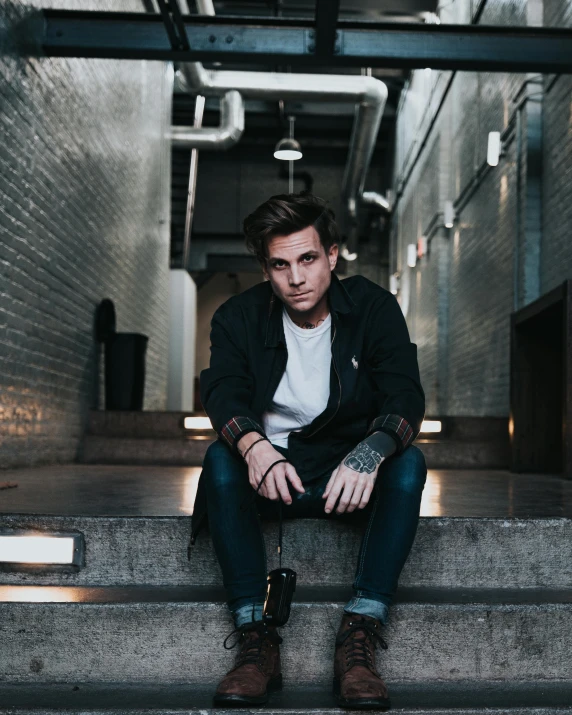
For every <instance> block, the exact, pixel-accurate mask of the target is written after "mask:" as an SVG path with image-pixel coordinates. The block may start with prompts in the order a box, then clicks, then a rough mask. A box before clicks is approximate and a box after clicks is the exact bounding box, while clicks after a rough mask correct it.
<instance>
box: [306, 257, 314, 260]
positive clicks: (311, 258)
mask: <svg viewBox="0 0 572 715" xmlns="http://www.w3.org/2000/svg"><path fill="white" fill-rule="evenodd" d="M304 258H309V259H310V260H313V258H314V256H304Z"/></svg>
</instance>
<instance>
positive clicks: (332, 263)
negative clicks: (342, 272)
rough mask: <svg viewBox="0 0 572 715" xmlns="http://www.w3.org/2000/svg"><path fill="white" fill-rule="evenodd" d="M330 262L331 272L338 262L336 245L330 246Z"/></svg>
mask: <svg viewBox="0 0 572 715" xmlns="http://www.w3.org/2000/svg"><path fill="white" fill-rule="evenodd" d="M328 260H329V261H330V270H331V271H333V270H334V268H335V267H336V263H337V262H338V244H337V243H334V244H333V246H330V252H329V254H328Z"/></svg>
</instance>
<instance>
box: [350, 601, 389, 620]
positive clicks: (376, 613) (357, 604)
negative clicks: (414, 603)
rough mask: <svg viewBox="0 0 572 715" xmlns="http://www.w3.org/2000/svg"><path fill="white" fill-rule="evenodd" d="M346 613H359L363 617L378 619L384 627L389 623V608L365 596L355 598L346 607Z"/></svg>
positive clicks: (381, 602)
mask: <svg viewBox="0 0 572 715" xmlns="http://www.w3.org/2000/svg"><path fill="white" fill-rule="evenodd" d="M344 611H345V612H346V613H359V614H361V615H362V616H372V618H378V619H379V620H380V621H381V622H382V623H383V624H384V625H385V623H386V622H387V617H388V614H389V607H388V605H387V604H386V603H383V601H376V600H374V599H373V598H365V596H354V597H353V598H351V599H350V600H349V601H348V602H347V603H346V605H345V606H344Z"/></svg>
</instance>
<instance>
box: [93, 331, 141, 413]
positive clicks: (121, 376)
mask: <svg viewBox="0 0 572 715" xmlns="http://www.w3.org/2000/svg"><path fill="white" fill-rule="evenodd" d="M148 340H149V338H148V337H147V335H141V334H140V333H113V334H111V335H110V336H109V337H108V338H107V340H106V341H105V343H104V344H105V409H106V410H142V409H143V393H144V389H145V352H146V350H147V342H148Z"/></svg>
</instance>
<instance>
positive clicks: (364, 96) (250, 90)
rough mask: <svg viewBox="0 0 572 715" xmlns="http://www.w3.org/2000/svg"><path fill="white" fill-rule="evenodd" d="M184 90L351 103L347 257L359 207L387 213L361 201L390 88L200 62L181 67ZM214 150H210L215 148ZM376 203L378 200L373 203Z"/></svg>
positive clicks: (204, 11) (208, 0)
mask: <svg viewBox="0 0 572 715" xmlns="http://www.w3.org/2000/svg"><path fill="white" fill-rule="evenodd" d="M197 10H198V13H199V15H214V14H215V11H214V7H213V3H212V0H197ZM181 74H182V77H183V82H182V84H183V85H186V88H187V89H188V90H191V91H195V92H198V93H200V94H202V95H205V96H217V97H221V96H224V95H225V94H226V93H227V92H229V91H230V90H237V91H238V92H239V93H240V94H241V95H242V96H243V97H251V98H255V99H276V100H279V99H286V100H288V99H296V100H308V101H319V102H352V103H355V104H356V112H355V119H354V125H353V130H352V136H351V140H350V149H349V153H348V159H347V162H346V168H345V171H344V178H343V182H342V198H343V200H344V203H345V205H346V216H345V230H346V233H347V235H348V241H347V251H348V253H352V252H355V251H356V249H357V238H358V232H357V217H358V214H357V210H358V206H359V205H360V203H364V204H367V205H373V206H376V207H377V208H380V209H382V210H388V209H389V203H388V202H387V200H386V199H385V198H384V197H383V196H381V195H380V194H377V193H376V192H367V194H366V196H367V198H363V193H364V185H365V179H366V175H367V170H368V168H369V165H370V162H371V157H372V154H373V150H374V147H375V142H376V139H377V134H378V131H379V125H380V123H381V117H382V114H383V109H384V107H385V102H386V101H387V87H386V85H385V84H384V83H383V82H381V81H380V80H378V79H375V78H374V77H368V76H351V75H328V74H288V73H279V72H239V71H224V70H223V71H218V70H217V71H213V70H205V68H204V67H203V65H202V64H201V63H200V62H185V63H183V64H182V65H181ZM211 148H212V147H211ZM374 197H377V198H374Z"/></svg>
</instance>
